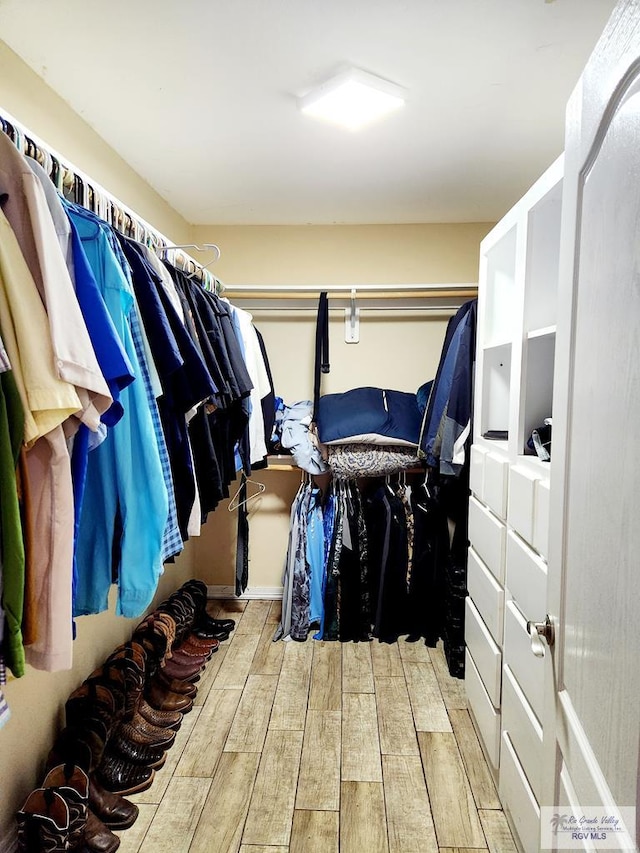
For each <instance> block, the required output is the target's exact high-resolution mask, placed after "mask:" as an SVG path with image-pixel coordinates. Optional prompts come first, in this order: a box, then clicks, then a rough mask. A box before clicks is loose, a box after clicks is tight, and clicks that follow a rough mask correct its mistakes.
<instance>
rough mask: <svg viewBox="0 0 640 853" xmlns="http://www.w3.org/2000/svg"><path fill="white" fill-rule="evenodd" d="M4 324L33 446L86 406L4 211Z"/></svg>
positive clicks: (0, 238) (0, 301) (0, 285)
mask: <svg viewBox="0 0 640 853" xmlns="http://www.w3.org/2000/svg"><path fill="white" fill-rule="evenodd" d="M0 135H1V134H0ZM0 328H1V329H2V337H3V341H4V344H5V347H6V350H7V355H8V356H9V359H10V361H11V367H12V368H13V373H14V377H15V380H16V384H17V386H18V390H19V392H20V397H21V399H22V405H23V407H24V410H25V411H24V414H25V421H24V440H25V442H26V443H27V444H28V445H32V444H33V443H34V442H35V441H36V440H37V439H38V438H40V437H41V436H43V435H46V434H47V433H48V432H50V431H51V430H52V429H54V428H55V427H57V426H58V425H60V424H62V423H63V422H64V421H65V420H66V419H67V418H68V417H69V416H70V415H72V414H74V413H75V412H78V411H79V410H80V409H81V405H80V399H79V397H78V394H77V392H76V389H75V388H74V386H73V385H72V384H70V383H69V382H65V381H64V380H63V379H60V377H59V376H58V373H57V370H56V358H55V355H54V352H53V346H52V343H51V335H50V332H49V322H48V320H47V314H46V312H45V310H44V306H43V304H42V301H41V300H40V297H39V296H38V291H37V290H36V286H35V283H34V281H33V278H32V276H31V273H30V272H29V269H28V267H27V264H26V262H25V259H24V257H23V256H22V252H21V251H20V246H19V245H18V241H17V239H16V236H15V234H14V232H13V229H12V228H11V226H10V225H9V223H8V221H7V218H6V216H5V215H4V214H3V213H2V211H1V210H0Z"/></svg>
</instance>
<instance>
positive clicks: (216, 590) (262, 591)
mask: <svg viewBox="0 0 640 853" xmlns="http://www.w3.org/2000/svg"><path fill="white" fill-rule="evenodd" d="M207 597H208V598H212V599H229V598H238V599H239V600H240V601H247V600H249V599H252V598H264V599H269V600H273V601H279V600H280V599H281V598H282V587H281V586H249V587H247V589H246V590H245V591H244V592H243V593H242V595H239V596H237V595H236V591H235V587H233V586H220V585H209V586H208V587H207ZM0 853H2V851H0Z"/></svg>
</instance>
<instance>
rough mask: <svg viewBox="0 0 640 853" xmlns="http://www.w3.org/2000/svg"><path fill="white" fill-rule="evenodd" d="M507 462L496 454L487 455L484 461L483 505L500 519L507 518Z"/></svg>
mask: <svg viewBox="0 0 640 853" xmlns="http://www.w3.org/2000/svg"><path fill="white" fill-rule="evenodd" d="M508 486H509V460H508V459H505V457H504V456H499V455H498V454H497V453H491V452H489V453H487V455H486V456H485V459H484V503H486V504H487V506H488V507H489V508H490V509H492V510H493V511H494V512H495V514H496V515H497V516H499V517H500V518H506V517H507V491H508Z"/></svg>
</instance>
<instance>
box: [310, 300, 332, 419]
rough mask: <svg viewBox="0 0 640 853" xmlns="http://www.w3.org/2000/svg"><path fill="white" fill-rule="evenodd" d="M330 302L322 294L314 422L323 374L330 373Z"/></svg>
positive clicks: (317, 334)
mask: <svg viewBox="0 0 640 853" xmlns="http://www.w3.org/2000/svg"><path fill="white" fill-rule="evenodd" d="M329 370H330V366H329V300H328V297H327V293H326V291H324V290H323V291H322V293H321V294H320V300H319V302H318V319H317V321H316V361H315V366H314V381H313V420H314V421H315V419H316V415H317V413H318V402H319V401H320V378H321V374H322V373H329Z"/></svg>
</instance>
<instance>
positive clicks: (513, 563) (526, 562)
mask: <svg viewBox="0 0 640 853" xmlns="http://www.w3.org/2000/svg"><path fill="white" fill-rule="evenodd" d="M505 585H506V587H507V589H508V590H509V592H510V593H511V596H512V597H513V598H514V599H515V601H516V604H517V605H518V607H519V609H520V611H521V612H522V614H523V615H524V616H526V618H527V619H533V621H534V622H543V621H544V617H545V613H546V612H547V564H546V563H545V561H544V560H543V559H542V558H541V557H539V556H538V555H537V554H536V553H535V551H532V550H531V548H529V546H528V545H527V544H526V542H523V541H522V539H520V537H519V536H517V535H516V534H515V533H513V532H512V531H511V530H510V531H509V532H508V533H507V579H506V582H505Z"/></svg>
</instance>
